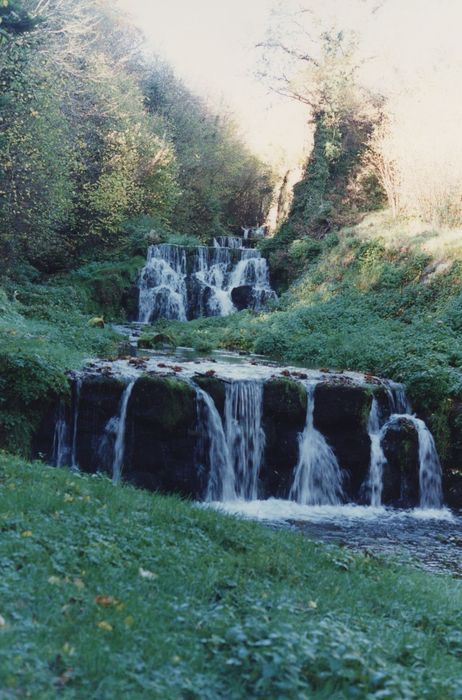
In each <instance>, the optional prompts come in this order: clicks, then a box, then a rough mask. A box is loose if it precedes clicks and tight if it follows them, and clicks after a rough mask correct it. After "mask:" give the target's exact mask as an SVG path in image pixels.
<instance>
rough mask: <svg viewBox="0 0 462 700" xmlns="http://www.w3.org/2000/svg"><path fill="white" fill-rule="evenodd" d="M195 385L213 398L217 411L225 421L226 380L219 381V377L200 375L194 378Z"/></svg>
mask: <svg viewBox="0 0 462 700" xmlns="http://www.w3.org/2000/svg"><path fill="white" fill-rule="evenodd" d="M194 383H195V384H197V386H198V387H199V388H200V389H202V390H203V391H205V392H206V393H207V394H209V395H210V396H211V397H212V399H213V401H214V403H215V406H216V407H217V411H218V413H219V414H220V416H221V419H222V420H223V419H224V415H225V396H226V383H225V382H224V380H223V379H218V377H207V376H205V375H198V376H196V377H194Z"/></svg>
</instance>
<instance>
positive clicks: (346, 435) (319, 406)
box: [314, 381, 373, 501]
mask: <svg viewBox="0 0 462 700" xmlns="http://www.w3.org/2000/svg"><path fill="white" fill-rule="evenodd" d="M372 391H373V390H372V389H371V387H369V386H368V385H365V386H359V385H353V384H348V383H345V384H341V383H337V382H328V381H325V382H321V383H320V384H318V385H317V387H316V391H315V405H314V427H315V428H316V429H317V430H319V431H320V432H321V433H322V434H323V435H324V437H325V438H326V440H327V442H328V443H329V445H330V446H331V447H332V449H333V450H334V452H335V455H336V457H337V460H338V462H339V464H340V467H341V469H342V471H343V473H344V478H345V481H344V489H345V493H346V495H347V500H352V501H358V500H360V492H361V486H362V484H363V483H364V481H365V479H366V477H367V474H368V471H369V462H370V450H371V441H370V438H369V434H368V431H367V424H368V420H369V413H370V410H371V404H372Z"/></svg>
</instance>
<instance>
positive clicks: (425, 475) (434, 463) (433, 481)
mask: <svg viewBox="0 0 462 700" xmlns="http://www.w3.org/2000/svg"><path fill="white" fill-rule="evenodd" d="M399 418H405V419H406V420H407V421H409V422H410V423H412V424H413V426H414V428H415V429H416V432H417V437H418V443H419V505H420V507H421V508H441V506H442V505H443V489H442V483H441V482H442V471H441V463H440V460H439V457H438V452H437V450H436V445H435V440H434V439H433V435H432V434H431V432H430V431H429V429H428V428H427V426H426V425H425V422H424V421H423V420H421V419H420V418H416V416H410V415H408V414H407V413H406V414H394V415H392V416H391V418H390V421H389V423H391V422H392V421H396V420H398V419H399ZM387 425H388V424H387ZM384 427H385V426H384Z"/></svg>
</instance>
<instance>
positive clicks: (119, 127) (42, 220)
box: [0, 0, 272, 271]
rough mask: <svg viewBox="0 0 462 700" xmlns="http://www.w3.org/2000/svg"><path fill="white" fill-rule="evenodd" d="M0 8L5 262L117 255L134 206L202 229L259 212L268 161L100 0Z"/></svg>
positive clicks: (64, 262)
mask: <svg viewBox="0 0 462 700" xmlns="http://www.w3.org/2000/svg"><path fill="white" fill-rule="evenodd" d="M1 19H2V24H1V25H0V26H1V27H2V36H1V41H2V45H1V51H2V53H1V57H0V84H1V88H2V89H1V96H0V111H1V121H0V163H1V170H0V197H1V199H0V245H1V249H2V261H1V265H2V266H3V270H4V271H5V270H6V271H8V270H10V269H11V268H12V267H14V266H15V265H16V264H17V263H18V262H19V261H21V260H23V259H24V258H25V259H26V260H27V261H29V262H30V263H32V264H33V265H34V266H35V267H37V268H38V269H40V270H45V271H56V270H61V269H64V268H71V267H73V266H75V265H76V264H77V263H78V261H79V260H82V259H84V260H91V259H95V258H101V257H104V256H107V255H114V254H115V253H116V252H117V251H118V250H119V249H120V248H121V247H123V245H124V243H125V242H126V240H127V230H126V227H125V222H126V221H127V219H134V218H136V217H142V216H150V217H151V218H153V220H154V221H155V222H156V224H157V225H158V226H160V227H167V228H168V227H172V226H173V227H176V228H177V229H178V230H181V231H182V232H185V233H188V232H192V233H200V235H202V236H203V237H204V238H205V237H207V236H210V235H211V234H212V233H217V231H219V230H220V229H224V228H225V227H227V226H238V225H241V224H245V223H247V222H249V223H255V222H257V221H262V220H263V219H264V217H265V214H266V211H267V208H268V206H269V204H270V200H271V192H272V186H271V174H270V172H269V171H268V169H267V168H265V167H264V166H263V165H262V164H261V163H260V162H259V161H258V160H257V159H256V158H254V157H253V156H251V155H250V154H249V153H248V152H247V150H246V148H245V147H244V146H243V145H242V143H241V142H240V140H239V138H238V136H237V132H236V128H235V126H234V125H233V123H232V121H231V120H230V119H229V118H227V117H225V116H222V115H216V114H213V113H212V112H211V111H210V110H209V109H208V107H207V106H206V105H205V103H203V101H201V100H200V99H199V98H197V97H195V96H193V95H192V94H191V93H190V92H189V91H188V90H187V89H186V88H185V87H184V86H183V85H182V84H181V83H180V82H179V81H178V80H177V79H176V78H175V77H174V76H173V74H172V73H171V71H170V70H169V69H168V67H166V66H165V65H163V64H161V63H160V62H159V61H155V60H147V59H145V58H144V57H143V56H142V54H141V53H139V54H138V53H137V51H136V47H137V45H139V43H140V39H139V37H138V36H137V34H136V32H135V30H134V29H133V28H132V27H130V25H128V24H127V23H126V21H125V20H124V19H123V17H121V16H119V15H117V13H115V11H114V10H113V9H112V8H111V7H110V6H109V4H104V3H100V4H96V3H94V2H92V1H91V0H78V1H77V2H74V1H73V0H63V1H61V0H59V1H58V0H50V2H48V3H46V4H43V3H37V2H35V0H15V1H14V3H13V4H11V3H10V2H9V1H8V0H5V3H4V4H3V9H2V17H1ZM134 47H135V48H134Z"/></svg>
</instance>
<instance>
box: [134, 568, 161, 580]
mask: <svg viewBox="0 0 462 700" xmlns="http://www.w3.org/2000/svg"><path fill="white" fill-rule="evenodd" d="M138 573H139V575H140V576H141V578H147V579H149V580H151V581H153V580H154V579H156V578H159V577H158V575H157V574H155V573H154V572H153V571H148V569H142V568H141V567H140V568H139V571H138Z"/></svg>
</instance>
